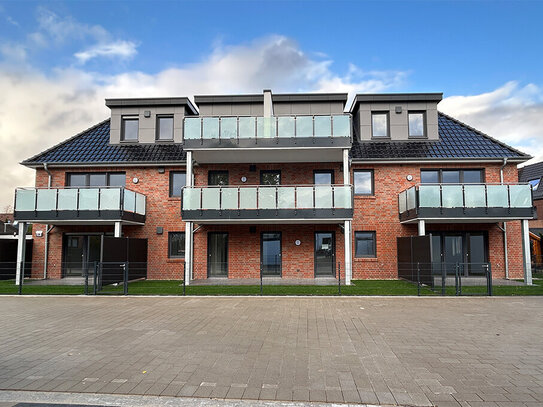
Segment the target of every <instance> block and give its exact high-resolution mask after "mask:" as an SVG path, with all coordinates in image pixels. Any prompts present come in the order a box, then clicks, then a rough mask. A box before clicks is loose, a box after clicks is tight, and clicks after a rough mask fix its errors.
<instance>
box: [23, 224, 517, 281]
mask: <svg viewBox="0 0 543 407" xmlns="http://www.w3.org/2000/svg"><path fill="white" fill-rule="evenodd" d="M192 228H193V233H192V237H193V239H192V245H191V246H190V249H189V250H190V251H191V253H192V256H191V265H190V264H187V263H188V262H187V261H186V258H187V256H186V254H187V247H188V246H187V241H186V236H188V234H185V223H184V222H179V224H178V225H174V226H171V225H170V226H168V228H159V227H155V228H153V227H150V226H149V225H147V226H145V227H142V226H135V225H126V226H122V227H121V228H119V229H115V227H114V226H113V225H94V226H93V225H56V226H55V227H53V228H51V227H49V228H48V229H46V228H45V225H37V224H36V225H34V226H33V229H34V231H33V233H34V245H33V255H32V264H33V265H32V273H31V276H32V277H34V278H42V277H44V276H46V277H47V278H49V279H59V278H66V277H78V276H79V277H82V276H83V275H84V273H85V271H90V270H92V267H93V266H94V264H95V263H97V262H101V261H103V260H104V253H105V251H106V250H108V249H109V248H108V247H107V244H108V243H104V241H105V240H104V238H108V237H113V236H115V235H116V233H117V234H118V236H123V237H128V238H134V239H143V240H145V241H146V247H147V249H146V251H147V253H146V259H145V268H146V277H147V278H148V279H151V280H176V279H177V280H181V279H183V278H184V276H188V277H189V278H188V279H187V278H186V282H187V283H190V282H192V281H203V280H206V279H212V280H213V281H214V282H216V283H217V284H221V282H224V281H226V279H228V280H240V281H241V280H242V279H258V278H260V276H261V275H262V276H263V277H265V278H275V279H277V278H279V279H284V280H292V281H294V280H314V279H316V280H320V281H323V282H325V281H328V280H333V279H337V278H338V277H340V278H341V280H342V281H344V282H345V273H346V270H348V272H350V273H351V274H350V276H349V277H350V278H349V280H350V279H353V280H359V279H396V278H398V270H399V267H400V266H401V265H400V264H399V263H400V262H401V261H402V260H401V259H398V238H400V237H408V236H418V235H420V234H421V230H420V227H419V226H418V225H417V224H400V223H399V222H394V223H393V222H379V220H375V219H371V217H368V220H367V221H364V220H362V221H359V220H358V219H356V220H355V221H352V222H350V227H348V228H347V232H346V228H345V222H343V223H336V224H329V223H328V224H327V223H322V224H286V223H276V224H228V225H224V224H222V225H218V224H201V225H199V224H193V225H192ZM40 230H48V231H49V232H48V236H47V238H45V236H44V235H43V233H42V234H40V235H39V236H37V235H36V232H38V231H40ZM506 232H507V233H504V228H503V224H501V223H448V224H447V223H427V224H426V225H425V230H424V231H423V233H422V234H424V235H431V236H432V237H431V241H432V245H431V253H430V257H428V258H427V259H426V260H425V261H427V262H431V268H432V270H434V272H435V273H436V274H439V273H442V272H443V270H445V272H446V273H447V274H451V273H454V272H455V271H454V268H455V264H461V265H462V271H461V272H462V273H463V274H464V275H465V276H469V275H470V274H473V275H477V274H478V273H480V272H481V271H482V265H484V264H488V265H490V267H491V272H492V277H493V278H500V279H503V278H511V279H522V278H523V277H524V275H525V264H524V252H523V242H522V231H521V225H520V222H519V221H517V222H507V231H506ZM346 233H347V238H346ZM506 236H507V238H506ZM505 239H506V240H505ZM46 240H47V245H46V244H45V241H46ZM345 242H349V243H350V252H349V253H347V254H346V253H345ZM505 243H506V244H505ZM46 253H47V254H46ZM506 259H507V261H506ZM140 261H142V260H140ZM187 267H189V269H188V270H187ZM187 271H188V273H189V274H185V273H186V272H187Z"/></svg>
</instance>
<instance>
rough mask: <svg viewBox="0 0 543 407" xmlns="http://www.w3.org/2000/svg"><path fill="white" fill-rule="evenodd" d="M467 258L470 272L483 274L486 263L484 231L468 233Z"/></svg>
mask: <svg viewBox="0 0 543 407" xmlns="http://www.w3.org/2000/svg"><path fill="white" fill-rule="evenodd" d="M467 243H468V247H467V258H468V271H469V274H479V275H481V274H483V272H484V269H483V265H484V264H485V263H486V241H485V235H484V233H468V235H467Z"/></svg>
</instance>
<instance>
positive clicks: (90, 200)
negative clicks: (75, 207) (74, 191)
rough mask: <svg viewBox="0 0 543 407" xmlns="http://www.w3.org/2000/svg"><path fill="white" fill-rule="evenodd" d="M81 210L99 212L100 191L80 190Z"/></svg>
mask: <svg viewBox="0 0 543 407" xmlns="http://www.w3.org/2000/svg"><path fill="white" fill-rule="evenodd" d="M79 210H81V211H85V210H87V211H97V210H98V189H94V188H93V189H80V190H79Z"/></svg>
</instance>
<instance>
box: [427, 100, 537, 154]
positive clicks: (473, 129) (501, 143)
mask: <svg viewBox="0 0 543 407" xmlns="http://www.w3.org/2000/svg"><path fill="white" fill-rule="evenodd" d="M437 113H438V114H439V115H441V116H444V117H445V118H447V119H449V120H452V121H453V122H455V123H456V124H459V125H460V126H463V127H465V128H467V129H469V130H471V131H474V132H475V133H477V134H479V135H481V136H483V137H486V138H487V139H489V140H491V141H493V142H494V143H497V144H499V145H500V146H502V147H505V148H508V149H509V150H511V151H514V152H515V153H517V154H519V157H522V158H527V159H532V158H534V157H533V156H531V155H529V154H526V153H523V152H522V151H520V150H518V149H516V148H515V147H511V146H510V145H508V144H506V143H504V142H503V141H500V140H498V139H495V138H494V137H491V136H489V135H488V134H486V133H483V132H482V131H481V130H478V129H476V128H475V127H472V126H470V125H469V124H466V123H464V122H463V121H460V120H458V119H457V118H455V117H452V116H449V115H448V114H445V113H443V112H441V111H439V110H438V112H437Z"/></svg>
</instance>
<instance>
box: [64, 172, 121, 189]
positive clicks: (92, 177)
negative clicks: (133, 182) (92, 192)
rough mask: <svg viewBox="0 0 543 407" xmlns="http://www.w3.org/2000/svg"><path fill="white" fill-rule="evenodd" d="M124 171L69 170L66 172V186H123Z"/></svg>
mask: <svg viewBox="0 0 543 407" xmlns="http://www.w3.org/2000/svg"><path fill="white" fill-rule="evenodd" d="M125 185H126V174H125V173H124V172H93V173H86V172H69V173H67V174H66V186H68V187H124V186H125Z"/></svg>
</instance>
